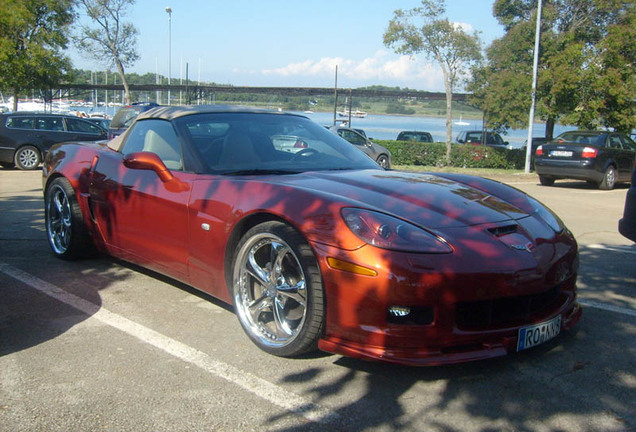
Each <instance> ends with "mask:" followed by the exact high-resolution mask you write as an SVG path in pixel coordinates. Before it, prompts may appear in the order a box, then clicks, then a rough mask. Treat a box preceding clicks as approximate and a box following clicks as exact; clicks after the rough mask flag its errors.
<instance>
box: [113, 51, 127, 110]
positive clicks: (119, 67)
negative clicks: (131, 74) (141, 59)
mask: <svg viewBox="0 0 636 432" xmlns="http://www.w3.org/2000/svg"><path fill="white" fill-rule="evenodd" d="M115 66H117V73H118V74H119V76H120V78H121V83H122V85H123V86H124V100H125V103H126V104H127V105H128V104H130V102H131V101H130V89H129V88H128V81H126V74H125V73H124V65H122V64H121V62H120V61H119V59H115Z"/></svg>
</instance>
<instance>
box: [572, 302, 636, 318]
mask: <svg viewBox="0 0 636 432" xmlns="http://www.w3.org/2000/svg"><path fill="white" fill-rule="evenodd" d="M579 303H581V304H582V305H583V306H587V307H593V308H596V309H603V310H606V311H610V312H616V313H619V314H622V315H629V316H633V317H636V310H634V309H627V308H623V307H619V306H612V305H610V304H607V303H599V302H596V301H594V300H585V299H579Z"/></svg>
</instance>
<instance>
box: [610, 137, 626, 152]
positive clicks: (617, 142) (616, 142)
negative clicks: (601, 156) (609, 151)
mask: <svg viewBox="0 0 636 432" xmlns="http://www.w3.org/2000/svg"><path fill="white" fill-rule="evenodd" d="M608 146H609V147H611V148H616V149H622V148H623V144H622V143H621V139H620V137H619V136H618V135H610V137H609V143H608Z"/></svg>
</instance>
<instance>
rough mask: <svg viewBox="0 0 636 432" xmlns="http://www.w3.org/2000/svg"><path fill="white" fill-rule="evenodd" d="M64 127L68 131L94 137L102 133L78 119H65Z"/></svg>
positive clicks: (94, 126) (96, 127) (90, 124)
mask: <svg viewBox="0 0 636 432" xmlns="http://www.w3.org/2000/svg"><path fill="white" fill-rule="evenodd" d="M66 127H67V128H68V130H69V131H73V132H81V133H90V134H94V135H100V134H101V133H102V131H101V129H100V128H99V126H97V125H95V124H93V123H91V122H88V121H84V120H80V119H72V118H67V119H66Z"/></svg>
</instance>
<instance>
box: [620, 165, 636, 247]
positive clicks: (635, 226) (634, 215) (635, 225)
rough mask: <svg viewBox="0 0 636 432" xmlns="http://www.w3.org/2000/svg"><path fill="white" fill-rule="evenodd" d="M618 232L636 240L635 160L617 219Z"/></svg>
mask: <svg viewBox="0 0 636 432" xmlns="http://www.w3.org/2000/svg"><path fill="white" fill-rule="evenodd" d="M618 232H620V233H621V234H622V235H624V236H625V237H627V238H628V239H630V240H631V241H633V242H636V160H635V161H634V168H633V169H632V184H631V186H630V187H629V189H628V190H627V196H626V197H625V209H624V210H623V217H622V218H621V220H619V221H618Z"/></svg>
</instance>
